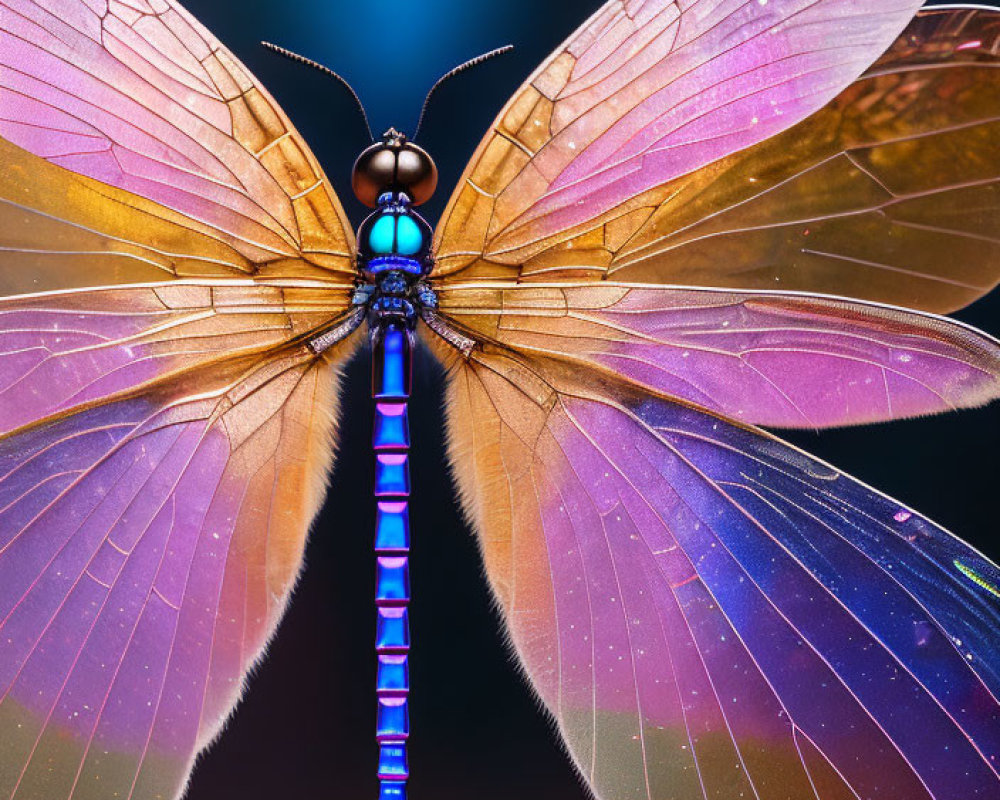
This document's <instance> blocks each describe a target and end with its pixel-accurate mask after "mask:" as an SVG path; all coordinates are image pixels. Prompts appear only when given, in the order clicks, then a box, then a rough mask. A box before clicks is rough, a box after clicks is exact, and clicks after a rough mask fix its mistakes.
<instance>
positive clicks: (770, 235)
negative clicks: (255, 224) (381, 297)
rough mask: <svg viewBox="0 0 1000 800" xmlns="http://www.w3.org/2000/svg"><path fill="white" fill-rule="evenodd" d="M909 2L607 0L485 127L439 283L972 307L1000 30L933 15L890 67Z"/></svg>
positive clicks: (987, 22)
mask: <svg viewBox="0 0 1000 800" xmlns="http://www.w3.org/2000/svg"><path fill="white" fill-rule="evenodd" d="M898 5H899V4H895V3H894V4H886V3H877V4H874V5H871V4H862V3H840V2H828V1H827V0H823V1H822V2H817V3H797V2H794V3H789V2H780V3H779V2H773V1H772V2H770V3H758V2H750V1H749V0H748V2H743V3H740V2H732V3H712V2H698V3H688V2H678V3H672V4H666V3H663V4H654V3H645V4H638V3H627V4H624V5H623V4H622V3H614V2H613V3H609V4H608V5H607V6H605V8H604V9H602V11H601V12H600V13H599V14H598V15H597V16H595V17H594V18H593V20H591V22H590V23H589V24H588V25H586V26H584V27H583V28H581V30H580V31H578V32H577V33H576V34H574V36H573V37H571V38H570V40H569V41H568V42H567V43H566V44H565V45H564V46H563V47H562V48H561V49H560V50H559V51H557V53H556V54H555V55H553V57H552V58H551V59H550V60H549V62H547V64H546V65H544V66H543V68H542V69H541V70H540V71H539V72H538V73H536V75H534V76H533V77H532V78H531V79H530V80H529V82H528V83H526V84H525V85H524V86H522V87H521V89H520V90H519V91H518V92H517V94H515V96H514V98H513V99H512V100H511V101H510V102H509V103H508V104H507V106H506V107H505V108H504V109H503V111H501V113H500V115H499V116H498V117H497V119H496V121H495V122H494V123H493V127H492V129H491V130H490V131H489V133H488V134H487V136H486V137H485V139H484V140H483V142H482V144H481V145H480V147H479V149H478V150H477V151H476V154H475V155H474V157H473V159H472V161H471V162H470V165H469V167H468V169H467V170H466V172H465V174H464V175H463V179H462V183H461V184H460V185H459V187H458V188H457V189H456V192H455V194H454V195H453V197H452V199H451V202H450V204H449V206H448V208H447V209H446V211H445V213H444V215H443V217H442V222H441V224H440V226H439V228H438V231H437V235H436V239H435V243H436V247H437V252H436V255H437V268H436V271H435V275H436V276H437V277H438V278H439V279H440V280H442V281H447V280H463V281H467V280H472V279H481V278H493V279H505V280H513V279H517V280H520V281H528V280H531V281H535V280H540V281H567V280H579V281H598V280H615V281H620V282H629V283H663V284H673V285H677V284H683V285H686V286H715V287H727V288H733V289H756V290H765V291H769V290H773V289H783V290H786V291H790V290H795V291H809V292H820V293H824V294H834V295H843V296H848V297H855V298H863V299H866V300H875V301H878V302H885V303H891V304H894V305H902V306H906V307H909V308H921V309H923V310H927V311H934V312H938V313H942V312H948V311H953V310H955V309H957V308H961V307H962V306H964V305H967V304H969V303H970V302H972V301H973V300H975V299H976V298H977V297H980V296H982V295H983V294H985V293H986V292H988V291H989V290H990V289H991V288H992V287H994V286H995V285H996V283H997V280H998V279H1000V258H998V257H997V253H996V248H994V247H991V246H990V244H991V243H992V242H994V241H995V232H996V230H997V226H998V225H1000V199H998V198H1000V193H998V191H997V187H998V186H1000V158H998V152H1000V151H998V149H997V148H996V146H995V142H996V139H997V136H998V122H997V109H996V97H997V93H998V91H1000V70H997V55H998V53H1000V14H998V13H997V12H996V10H995V9H987V8H982V7H980V8H975V7H961V6H951V7H941V8H927V9H924V10H922V11H921V12H920V13H919V14H918V15H917V17H916V18H914V19H913V20H912V21H910V24H909V25H907V27H906V28H905V30H904V31H903V32H902V33H901V34H899V36H898V37H897V38H896V40H895V42H893V43H892V45H891V47H889V49H888V50H887V51H886V52H885V53H884V54H882V53H881V51H882V49H884V48H885V47H886V46H887V45H888V44H889V39H888V38H883V37H884V36H885V37H891V32H890V29H892V31H898V27H896V24H897V22H898V23H899V24H901V23H902V21H904V20H905V16H906V15H905V13H903V11H902V10H900V13H899V15H896V14H895V13H894V12H893V13H892V14H891V15H890V10H892V9H896V7H897V6H898ZM915 5H919V4H915ZM806 6H808V7H807V8H806ZM859 10H862V11H863V13H856V12H858V11H859ZM876 12H877V13H876ZM883 15H885V16H883ZM889 16H891V17H892V20H893V22H892V24H891V25H890V20H889ZM747 20H752V22H749V23H747V24H744V23H745V22H747ZM883 23H884V24H883ZM860 41H864V42H865V47H864V48H862V47H855V45H857V44H858V43H859V42H860ZM880 54H881V55H880ZM879 56H880V57H879ZM876 57H878V58H877V60H875V59H876ZM869 61H873V62H874V63H871V64H870V66H869ZM865 67H867V70H866V71H865V72H864V73H863V74H861V75H860V77H857V75H858V72H859V71H860V70H861V69H863V68H865ZM855 77H856V80H853V83H850V85H847V83H848V82H849V81H851V80H852V79H854V78H855ZM772 78H773V82H771V79H772ZM834 78H836V80H842V81H843V83H842V84H840V85H839V87H838V89H839V94H837V96H836V97H832V95H830V94H829V93H828V92H827V91H826V89H827V88H828V87H827V84H826V81H827V80H828V79H829V80H831V81H833V82H835V80H834ZM831 86H832V84H831ZM831 97H832V99H831ZM827 101H829V102H827ZM824 103H825V105H824ZM821 106H822V107H821ZM810 112H814V113H811V115H810ZM633 133H634V134H635V138H631V135H632V134H633ZM632 192H637V193H636V194H633V193H632Z"/></svg>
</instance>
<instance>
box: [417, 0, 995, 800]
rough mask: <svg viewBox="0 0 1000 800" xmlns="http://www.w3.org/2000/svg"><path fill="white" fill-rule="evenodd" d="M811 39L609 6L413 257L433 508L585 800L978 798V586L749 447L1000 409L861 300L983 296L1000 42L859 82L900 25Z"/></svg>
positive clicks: (824, 483)
mask: <svg viewBox="0 0 1000 800" xmlns="http://www.w3.org/2000/svg"><path fill="white" fill-rule="evenodd" d="M804 5H807V6H808V8H801V7H799V6H798V5H795V4H781V5H780V6H779V4H775V3H771V4H766V3H760V4H758V3H752V4H751V3H746V4H742V3H732V4H721V3H720V4H691V5H690V6H689V5H688V4H682V3H678V4H662V5H659V6H657V7H656V8H655V9H654V8H653V6H652V4H647V5H646V6H642V7H640V6H639V5H638V4H634V5H628V6H627V7H623V5H622V4H621V3H609V4H608V5H607V6H605V8H604V9H602V10H601V11H600V12H598V14H597V15H596V16H595V17H594V18H593V19H592V20H591V22H590V23H588V24H587V25H585V26H584V28H583V29H581V31H580V32H578V33H577V34H575V35H574V37H571V39H570V41H569V43H568V44H567V45H566V46H565V47H564V48H563V49H562V50H560V51H558V52H557V54H556V55H555V56H553V58H552V59H550V61H549V62H547V64H546V65H544V66H543V67H542V69H541V70H540V71H539V72H538V73H536V75H535V76H534V77H533V78H532V79H531V80H530V81H529V83H528V85H526V86H525V88H523V89H522V90H521V91H520V92H519V93H518V94H517V95H516V96H515V99H514V100H513V101H512V102H511V103H510V104H509V105H508V107H507V108H506V109H505V110H504V111H503V112H501V115H500V117H499V118H498V121H497V123H496V124H495V126H494V129H493V131H491V133H490V134H489V135H488V136H487V138H486V140H485V141H484V143H483V144H482V145H481V146H480V149H479V150H478V151H477V154H476V156H474V158H473V163H472V165H471V166H470V169H469V171H468V172H467V173H466V176H465V180H464V182H463V184H462V185H460V186H459V188H458V190H457V191H456V194H455V195H454V196H453V198H452V202H451V204H450V205H449V208H448V210H447V211H446V215H445V217H444V220H443V223H442V226H441V227H440V228H439V231H438V234H437V239H436V241H437V245H438V251H437V256H438V267H437V270H436V272H435V275H434V277H435V278H436V289H437V290H438V296H439V299H440V307H439V309H438V312H437V313H438V314H440V318H441V319H440V321H443V322H444V323H445V324H447V325H448V326H451V327H452V328H453V329H455V330H456V331H458V334H459V335H458V336H455V335H452V336H451V343H452V344H457V345H459V346H460V348H461V355H458V354H457V351H456V350H454V349H452V348H449V347H447V346H445V345H443V344H441V342H440V340H434V341H433V342H432V344H433V345H434V346H435V347H436V348H438V352H439V354H440V355H441V357H442V359H443V360H444V361H445V362H446V363H447V364H448V365H449V366H450V368H451V377H450V381H449V399H450V408H449V433H450V442H451V451H450V452H451V457H452V461H453V464H454V472H455V476H456V480H457V482H458V485H459V489H460V493H461V495H462V499H463V504H464V506H465V509H466V511H467V513H468V516H469V518H470V519H471V520H472V522H473V523H474V525H475V526H476V527H477V529H478V532H479V539H480V542H481V546H482V549H483V553H484V558H485V561H486V568H487V573H488V575H489V578H490V583H491V586H492V587H493V589H494V592H495V594H496V596H497V598H498V601H499V605H500V607H501V608H502V610H503V612H504V615H505V619H506V621H507V625H508V627H509V630H510V633H511V639H512V642H513V643H514V646H515V649H516V651H517V653H518V655H519V657H520V659H521V662H522V663H523V664H524V666H525V669H526V672H527V674H528V676H529V677H530V678H531V680H532V683H533V685H534V686H535V688H536V690H537V691H538V693H539V695H540V697H541V699H542V700H543V702H544V703H545V705H546V707H547V708H548V709H549V710H550V711H551V712H552V714H553V716H554V717H555V719H556V721H557V724H558V726H559V730H560V732H561V734H562V736H563V738H564V740H565V741H566V743H567V746H568V748H569V750H570V752H571V754H572V757H573V760H574V762H575V763H576V765H577V767H578V769H579V770H580V772H581V774H582V775H583V776H584V777H585V779H586V780H587V782H588V784H589V785H590V786H591V788H592V789H593V790H594V792H595V794H596V795H597V796H598V797H599V798H601V800H612V799H613V800H618V799H619V798H628V797H646V798H650V800H652V798H661V797H676V798H679V799H680V798H688V797H690V798H697V797H702V798H711V797H719V798H722V797H726V798H728V797H743V796H745V797H756V798H760V799H761V800H770V798H795V800H802V798H813V799H814V800H834V799H835V798H837V799H839V798H845V800H846V799H849V798H855V800H856V798H859V797H871V798H879V799H880V800H882V799H883V798H898V799H899V800H904V799H905V800H912V799H914V798H927V799H929V798H933V799H934V800H943V798H954V799H955V800H958V798H965V797H977V798H987V797H992V796H993V795H995V794H997V793H998V792H1000V776H998V766H997V764H998V757H1000V737H998V731H1000V724H998V723H1000V705H998V701H997V697H998V696H1000V652H998V650H997V640H996V637H995V635H994V631H995V630H996V628H997V624H998V622H1000V570H998V569H997V567H996V566H995V565H993V564H992V563H990V562H989V561H988V560H987V559H985V558H984V557H983V556H981V555H980V554H979V553H977V552H975V551H974V550H973V549H972V548H970V547H968V546H967V545H965V544H963V543H962V542H961V541H959V540H958V539H956V538H955V537H953V536H952V535H951V534H949V533H948V532H946V531H944V530H942V529H941V528H940V527H938V526H936V525H934V524H933V523H932V522H930V521H928V520H926V519H924V518H923V517H921V516H920V515H919V514H918V513H916V512H914V511H913V510H912V509H909V508H905V507H903V506H901V505H900V504H898V503H896V502H894V501H892V500H890V499H889V498H886V497H885V496H883V495H880V494H879V493H877V492H876V491H874V490H872V489H870V488H868V487H866V486H864V485H862V484H860V483H858V482H857V481H855V480H853V479H851V478H850V477H848V476H845V475H843V474H841V473H839V472H837V471H836V470H835V469H834V468H832V467H830V466H828V465H826V464H823V463H821V462H819V461H817V460H816V459H813V458H811V457H809V456H807V455H806V454H804V453H802V452H801V451H799V450H796V449H795V448H793V447H791V446H790V445H788V444H786V443H784V442H781V441H780V440H778V439H775V438H774V437H772V436H770V435H769V434H766V433H764V432H763V431H760V430H758V429H756V428H753V427H750V425H751V424H767V425H776V426H786V427H824V426H831V425H843V424H855V423H860V422H872V421H878V420H885V419H893V418H897V417H901V416H913V415H917V414H926V413H933V412H937V411H941V410H945V409H949V408H960V407H967V406H973V405H980V404H983V403H986V402H989V401H990V400H992V399H994V398H996V397H997V396H998V395H1000V344H998V343H997V342H996V341H995V340H994V339H992V338H991V337H989V336H987V335H985V334H982V333H979V332H978V331H975V330H972V329H970V328H968V327H966V326H963V325H961V324H959V323H954V322H952V321H949V320H946V319H944V318H941V317H936V316H933V315H929V314H926V313H920V312H916V311H909V310H906V309H904V308H898V307H887V306H881V305H876V304H874V303H871V302H865V300H881V301H893V302H897V303H903V304H906V305H910V306H912V307H914V308H923V309H939V310H940V309H951V308H956V307H959V306H961V305H964V304H966V303H968V302H970V301H971V300H973V299H975V298H976V297H978V296H980V295H981V294H983V293H985V292H986V291H988V290H989V288H990V287H991V286H993V285H994V284H995V283H996V273H997V269H998V265H1000V259H998V254H997V248H996V247H995V245H996V238H995V229H996V227H997V224H998V223H1000V199H998V193H997V176H998V174H1000V158H998V151H997V150H996V148H995V147H994V146H993V145H992V143H991V141H992V140H991V135H992V133H993V132H995V126H996V122H995V120H996V119H997V116H998V111H1000V95H998V93H997V91H996V86H997V84H996V78H995V75H994V73H995V67H996V63H997V62H996V53H997V47H996V42H997V34H998V32H1000V23H998V15H996V14H995V13H991V12H988V11H985V10H982V9H979V10H971V9H956V8H951V9H947V10H942V11H934V12H928V13H926V14H922V15H921V16H919V17H918V18H917V19H916V20H914V21H913V22H912V23H911V24H910V27H909V28H907V29H906V30H905V31H904V32H903V33H902V35H900V36H898V37H897V38H896V40H895V44H894V45H893V46H892V47H891V48H890V50H889V51H888V53H887V54H886V55H885V56H883V57H882V58H881V60H879V61H878V62H877V63H876V65H875V66H873V67H871V68H870V69H869V70H868V72H866V73H865V74H864V75H862V76H861V77H860V78H859V77H858V75H859V74H860V73H861V71H862V70H863V69H864V68H865V67H867V66H868V64H869V63H870V62H872V61H874V60H875V59H876V58H877V57H878V55H879V53H880V52H881V49H882V48H883V47H885V46H888V45H889V44H890V43H891V41H892V37H893V36H894V35H895V34H898V33H899V30H900V28H901V27H902V24H903V20H902V19H900V20H899V25H898V27H895V28H894V29H892V30H891V31H890V28H891V27H892V26H890V25H889V24H888V23H886V27H885V29H884V30H881V31H880V30H879V25H878V23H879V22H880V21H885V20H884V19H881V20H880V18H879V17H878V16H875V15H873V14H872V13H871V12H869V14H868V15H867V16H865V17H858V16H851V14H849V13H845V12H846V11H847V7H846V6H843V5H841V4H838V3H835V2H819V3H809V4H804ZM751 6H752V8H751ZM765 6H766V9H765V10H763V11H762V10H761V9H762V8H763V7H765ZM884 8H885V6H884V5H880V6H879V11H882V10H883V9H884ZM851 10H854V11H856V10H857V9H856V7H855V6H853V5H852V6H851ZM654 12H657V13H654ZM741 14H746V16H745V17H741V16H740V15H741ZM771 15H774V16H771ZM904 16H905V15H904ZM824 22H825V23H826V28H825V29H824V27H823V26H824ZM755 24H756V25H759V26H760V27H754V25H755ZM853 24H859V25H861V28H863V30H862V29H860V28H859V29H855V28H852V25H853ZM762 29H764V30H766V31H768V32H767V33H766V34H764V35H761V33H762ZM883 33H884V34H886V35H887V36H888V38H886V39H885V40H884V41H883V42H882V44H881V46H876V45H875V44H874V41H875V40H876V39H877V38H878V36H879V35H881V34H883ZM797 34H803V38H798V36H797ZM661 35H662V38H661ZM854 35H857V36H861V37H867V41H868V48H867V50H865V53H866V54H865V55H864V56H862V55H861V54H860V52H859V51H855V50H854V49H853V48H854V46H856V45H858V41H857V39H856V38H853V36H854ZM800 45H801V47H800ZM841 47H846V48H847V49H848V51H850V52H851V53H852V54H853V55H855V56H856V57H857V59H858V62H855V61H851V59H849V58H843V56H844V53H840V52H838V51H839V50H840V48H841ZM860 49H864V48H859V50H860ZM755 59H756V60H755ZM826 59H830V61H826ZM849 61H850V63H851V65H852V66H851V67H850V68H848V67H846V66H845V64H846V63H847V62H849ZM831 62H833V63H836V64H838V65H839V67H840V68H841V69H842V71H841V72H840V73H838V76H839V77H838V78H836V79H834V80H831V82H830V83H829V85H827V84H824V83H823V81H822V79H821V77H822V76H825V77H829V74H830V73H828V72H826V71H824V66H823V65H826V66H829V64H830V63H831ZM852 80H854V83H853V84H851V85H850V86H848V87H847V88H846V89H845V88H844V87H845V85H847V84H848V83H850V81H852ZM838 81H839V83H838ZM814 82H815V83H814ZM838 92H839V94H838ZM812 111H817V112H818V113H814V114H812V116H809V114H810V112H812ZM779 117H780V119H779ZM953 204H959V206H958V208H957V209H956V208H955V207H954V206H953ZM959 209H960V210H959ZM806 242H808V244H805V243H806ZM956 253H958V254H960V255H959V257H956ZM942 254H947V257H944V258H942ZM692 284H693V285H692ZM699 284H703V285H705V286H720V287H726V288H716V289H708V288H702V287H701V286H699ZM685 287H689V288H685ZM776 289H781V290H782V291H775V290H776ZM797 290H809V291H810V292H813V293H810V294H805V293H802V292H801V291H797ZM819 291H824V292H831V293H836V294H838V295H850V296H853V297H855V298H858V299H853V300H851V299H845V298H844V297H834V296H824V295H820V294H815V292H819ZM428 318H429V320H430V321H431V322H432V323H434V324H435V325H437V322H438V320H435V319H434V317H433V315H430V316H429V317H428ZM437 328H438V329H439V330H444V329H443V328H441V326H439V325H437ZM461 336H465V337H468V338H467V339H465V340H463V339H462V338H461ZM432 338H433V337H432Z"/></svg>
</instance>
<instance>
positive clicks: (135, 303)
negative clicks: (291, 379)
mask: <svg viewBox="0 0 1000 800" xmlns="http://www.w3.org/2000/svg"><path fill="white" fill-rule="evenodd" d="M347 302H348V297H347V289H346V288H345V289H341V290H339V291H335V290H333V289H331V288H329V287H323V288H322V289H320V288H315V287H314V288H304V287H296V288H292V287H285V288H279V287H276V286H267V285H261V284H259V283H255V282H254V281H251V280H242V281H240V280H230V281H225V280H216V281H205V280H183V281H174V282H162V283H157V284H149V285H147V284H138V285H126V286H114V287H107V288H104V289H93V290H89V291H79V290H78V291H72V292H55V293H48V294H40V295H21V296H18V297H12V298H6V299H0V434H3V433H7V432H9V431H11V430H14V429H16V428H18V427H20V426H23V425H28V424H30V423H33V422H35V421H37V420H41V419H45V418H46V417H49V416H50V415H54V414H57V413H65V412H67V411H71V410H74V409H77V408H80V407H82V406H87V405H91V404H94V403H100V402H102V401H104V400H106V399H107V398H109V397H116V396H118V395H121V394H134V393H135V392H136V391H139V390H141V389H143V388H147V387H149V386H154V385H157V384H159V383H162V382H164V381H165V380H169V379H170V377H171V376H173V375H176V374H178V373H182V372H185V371H190V370H192V369H195V368H198V367H200V366H203V365H206V364H211V363H213V362H220V361H223V360H232V359H233V358H234V357H239V356H243V357H251V356H256V357H258V358H261V359H267V358H270V357H271V352H272V351H273V350H274V349H275V348H276V347H278V346H279V345H281V344H282V343H284V342H287V341H288V340H289V339H292V338H295V337H296V336H304V335H305V333H306V332H307V331H310V330H315V329H317V328H320V327H321V326H323V325H324V324H325V323H327V322H329V320H330V319H331V318H334V317H336V316H338V315H339V314H340V313H341V312H342V310H343V309H344V307H345V306H346V305H347Z"/></svg>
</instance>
